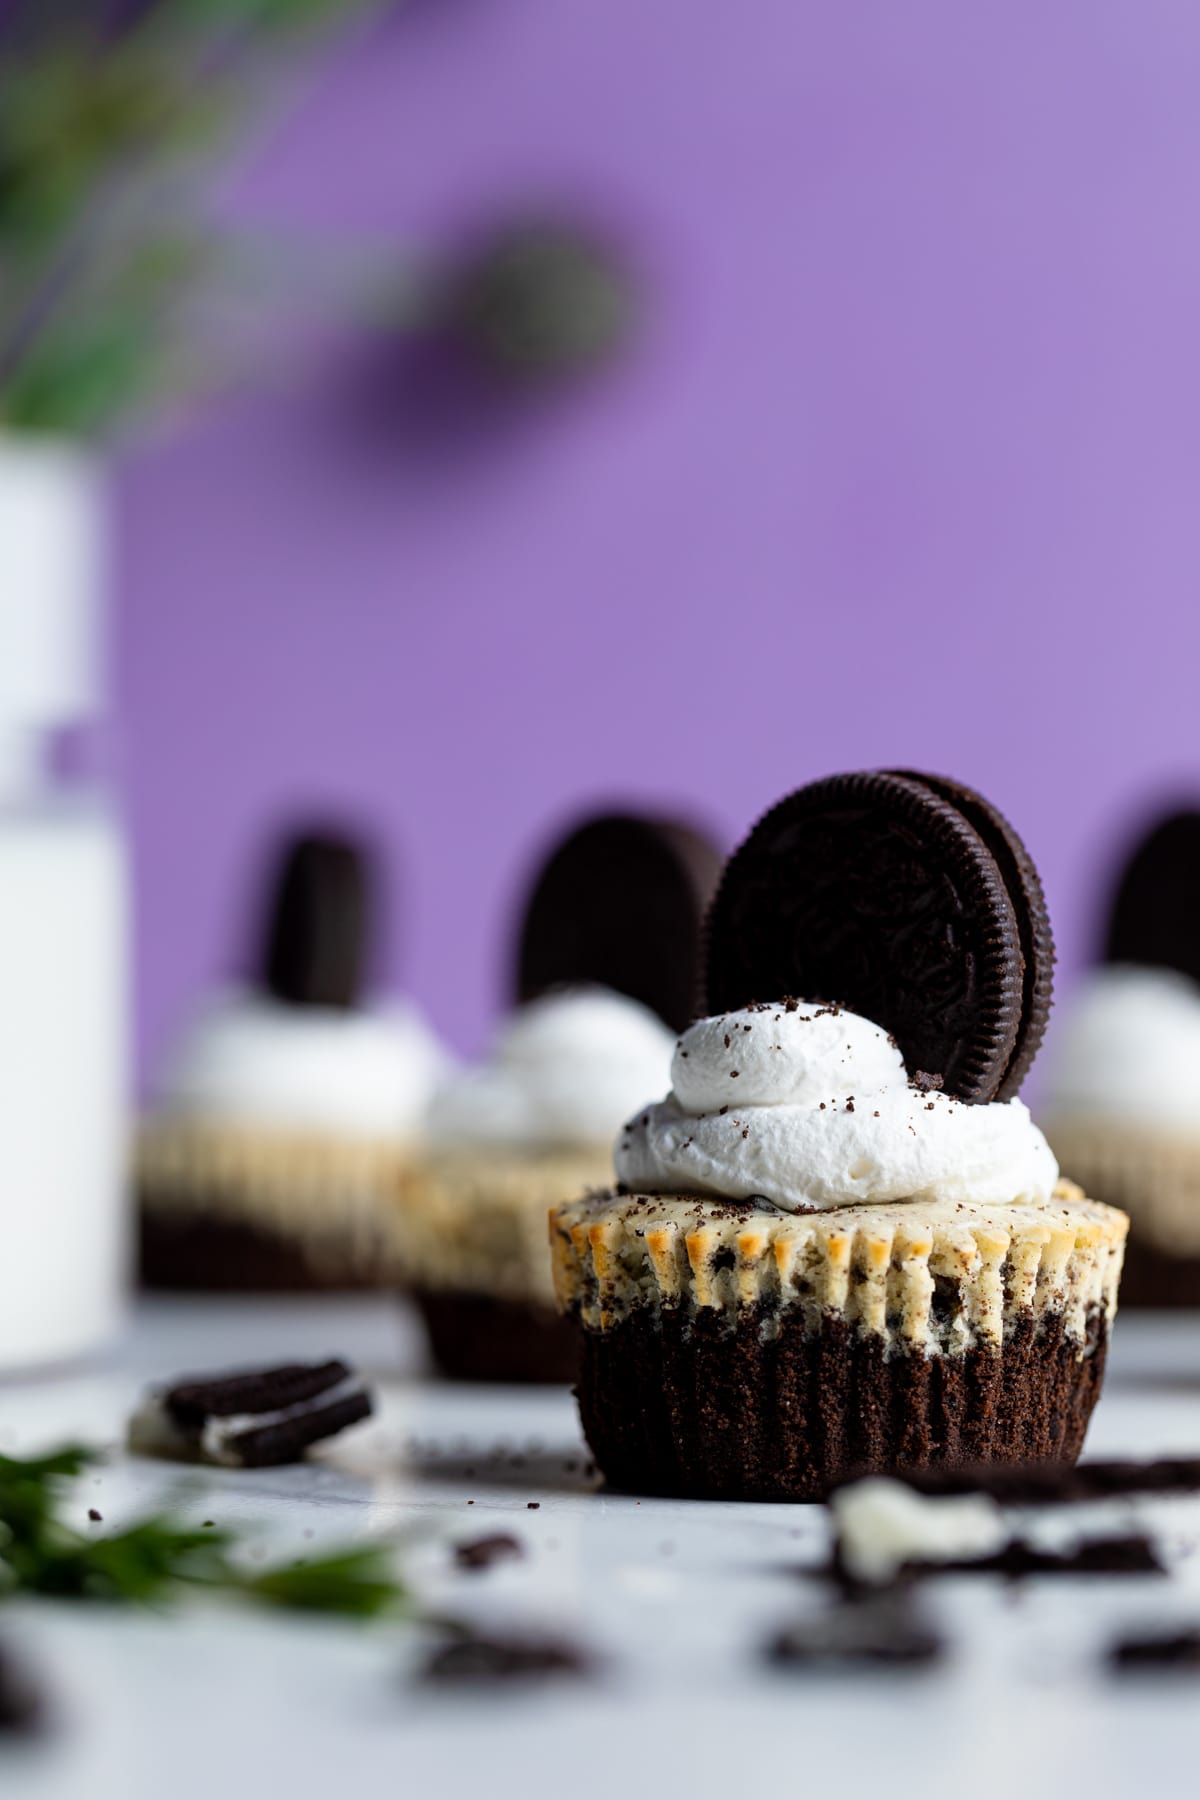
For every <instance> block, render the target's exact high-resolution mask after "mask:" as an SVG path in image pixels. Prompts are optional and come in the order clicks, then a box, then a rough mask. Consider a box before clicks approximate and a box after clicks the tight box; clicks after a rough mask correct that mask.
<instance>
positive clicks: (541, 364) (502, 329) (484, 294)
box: [442, 221, 634, 379]
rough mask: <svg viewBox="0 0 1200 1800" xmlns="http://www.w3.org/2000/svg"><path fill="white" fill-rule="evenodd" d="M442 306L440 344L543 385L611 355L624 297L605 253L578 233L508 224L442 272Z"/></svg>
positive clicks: (628, 288) (574, 228) (622, 333)
mask: <svg viewBox="0 0 1200 1800" xmlns="http://www.w3.org/2000/svg"><path fill="white" fill-rule="evenodd" d="M442 309H443V317H444V322H445V325H446V328H447V331H448V333H449V335H450V337H451V338H452V339H453V340H454V341H455V342H457V343H458V344H459V345H460V346H461V347H462V348H463V349H464V350H466V351H467V353H468V354H469V355H470V356H471V357H472V358H473V359H474V360H476V361H477V362H479V363H480V364H481V365H482V366H483V367H484V368H486V369H489V370H492V371H495V372H497V373H499V374H502V375H505V376H510V377H514V378H518V379H520V378H525V377H533V378H537V379H545V378H548V377H553V376H561V375H564V374H570V373H573V372H575V371H577V370H580V369H585V368H589V367H591V366H592V365H594V364H596V363H598V362H600V361H602V360H603V359H605V358H606V357H608V356H609V355H611V354H612V352H613V351H614V350H615V349H616V348H617V347H618V346H619V345H620V344H621V343H622V342H623V340H624V339H625V337H626V335H627V333H628V331H629V328H630V326H631V324H632V321H633V316H634V294H633V286H632V282H631V279H630V276H629V273H628V271H627V269H626V267H625V265H624V263H623V262H622V260H621V259H620V258H619V257H618V255H617V253H616V251H615V249H614V247H613V246H612V245H611V244H609V243H608V242H607V241H605V240H604V239H602V238H601V237H600V236H599V235H595V234H593V233H592V232H590V231H589V230H588V229H587V228H585V227H584V226H582V225H579V224H572V223H570V222H566V221H563V222H558V223H552V222H531V223H515V224H510V225H507V226H504V227H501V228H500V229H498V230H496V231H495V232H494V233H493V234H492V235H490V236H489V237H488V238H487V239H485V240H484V241H483V242H482V243H478V244H476V245H475V246H474V247H473V248H472V249H471V250H470V251H469V252H468V253H467V254H466V255H465V256H464V258H463V259H462V261H461V263H460V264H459V265H458V266H457V267H456V268H452V269H451V270H450V271H449V272H448V275H447V278H446V284H445V287H444V290H443V294H442Z"/></svg>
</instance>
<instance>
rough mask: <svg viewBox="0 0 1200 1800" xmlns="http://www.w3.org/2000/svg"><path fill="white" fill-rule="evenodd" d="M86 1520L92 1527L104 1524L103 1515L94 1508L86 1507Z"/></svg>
mask: <svg viewBox="0 0 1200 1800" xmlns="http://www.w3.org/2000/svg"><path fill="white" fill-rule="evenodd" d="M88 1518H89V1519H90V1520H91V1522H92V1524H93V1525H102V1524H103V1523H104V1514H103V1513H100V1512H97V1511H96V1508H95V1507H94V1506H89V1507H88Z"/></svg>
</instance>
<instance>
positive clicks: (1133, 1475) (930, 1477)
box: [904, 1456, 1200, 1506]
mask: <svg viewBox="0 0 1200 1800" xmlns="http://www.w3.org/2000/svg"><path fill="white" fill-rule="evenodd" d="M904 1479H905V1482H906V1483H907V1485H908V1486H909V1487H913V1488H916V1490H917V1491H918V1493H922V1494H975V1493H981V1494H990V1495H991V1496H992V1497H993V1499H996V1500H1000V1501H1007V1502H1008V1503H1009V1504H1010V1505H1013V1506H1019V1505H1035V1506H1036V1505H1059V1504H1072V1503H1074V1502H1077V1501H1083V1500H1103V1499H1107V1498H1110V1497H1112V1496H1114V1495H1119V1494H1194V1493H1198V1492H1200V1456H1165V1457H1158V1458H1155V1459H1152V1460H1148V1461H1137V1460H1136V1459H1134V1458H1122V1459H1113V1460H1110V1461H1106V1462H1102V1461H1100V1460H1096V1461H1091V1462H1081V1463H1076V1465H1075V1467H1074V1468H1073V1469H1067V1468H1062V1467H1060V1466H1058V1465H1055V1464H1049V1465H1041V1464H1037V1463H1024V1464H1021V1463H1016V1464H1009V1465H1008V1466H1007V1467H1005V1466H1003V1465H1001V1464H987V1465H983V1466H981V1467H979V1468H975V1469H970V1468H968V1469H961V1470H956V1471H954V1472H948V1471H946V1470H942V1469H924V1470H917V1471H910V1472H909V1473H908V1474H906V1475H905V1477H904Z"/></svg>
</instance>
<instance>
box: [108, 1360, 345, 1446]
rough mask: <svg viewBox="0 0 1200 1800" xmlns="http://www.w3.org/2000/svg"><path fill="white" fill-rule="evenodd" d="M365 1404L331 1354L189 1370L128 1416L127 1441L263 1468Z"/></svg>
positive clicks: (337, 1426) (319, 1437)
mask: <svg viewBox="0 0 1200 1800" xmlns="http://www.w3.org/2000/svg"><path fill="white" fill-rule="evenodd" d="M371 1411H372V1404H371V1396H370V1394H369V1392H368V1391H367V1388H366V1387H365V1385H364V1383H363V1381H362V1379H361V1377H360V1376H358V1375H356V1374H355V1372H354V1371H353V1370H352V1369H351V1368H350V1367H349V1366H348V1364H346V1363H344V1362H340V1361H337V1360H333V1361H330V1362H323V1363H286V1364H284V1365H282V1366H281V1367H279V1368H272V1369H250V1370H245V1371H243V1372H240V1373H236V1374H221V1375H200V1376H190V1377H188V1378H187V1379H185V1380H181V1381H177V1382H175V1383H174V1384H173V1385H172V1386H170V1387H167V1388H160V1389H158V1390H156V1391H154V1392H152V1393H150V1394H149V1395H148V1396H147V1398H146V1399H145V1401H144V1402H143V1404H142V1405H141V1407H139V1409H138V1411H137V1412H136V1413H135V1414H134V1416H133V1418H132V1419H131V1421H130V1425H129V1448H130V1449H131V1450H132V1451H134V1452H135V1453H137V1454H140V1455H144V1456H165V1457H169V1458H173V1459H175V1460H179V1461H185V1462H208V1463H216V1464H220V1465H222V1466H224V1467H226V1468H233V1469H261V1468H268V1467H271V1466H274V1465H277V1464H280V1463H292V1462H299V1460H300V1459H301V1457H302V1456H303V1455H304V1452H305V1451H306V1450H307V1449H308V1448H309V1446H310V1445H311V1444H316V1443H320V1442H322V1441H323V1440H324V1439H325V1438H330V1437H333V1436H335V1435H336V1434H337V1433H338V1432H339V1431H344V1430H345V1429H346V1427H347V1426H348V1425H356V1424H357V1423H358V1422H359V1421H360V1420H361V1419H366V1418H368V1417H369V1416H370V1414H371Z"/></svg>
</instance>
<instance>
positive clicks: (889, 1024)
mask: <svg viewBox="0 0 1200 1800" xmlns="http://www.w3.org/2000/svg"><path fill="white" fill-rule="evenodd" d="M1026 946H1028V948H1029V952H1030V954H1029V958H1028V959H1027V957H1026V951H1025V947H1026ZM1052 969H1053V946H1052V944H1051V941H1050V937H1049V927H1048V924H1047V923H1046V922H1045V905H1044V901H1043V900H1042V898H1041V887H1040V884H1039V883H1038V882H1037V877H1036V875H1035V873H1034V872H1033V868H1032V864H1031V863H1030V862H1029V859H1028V855H1027V853H1026V852H1025V850H1024V847H1023V846H1022V845H1021V842H1020V839H1019V838H1018V837H1017V836H1016V834H1015V832H1013V831H1012V828H1011V826H1009V825H1008V824H1007V822H1006V821H1005V820H1004V819H1003V818H1002V816H1001V815H1000V814H999V813H997V812H995V810H994V809H993V808H991V807H990V806H989V805H988V804H987V802H985V801H983V800H982V799H981V797H980V796H979V795H977V794H975V793H974V792H973V791H972V790H971V789H969V788H961V787H959V786H958V785H957V784H955V783H951V782H946V781H943V780H942V779H941V778H940V777H936V776H926V775H919V776H918V775H910V774H896V773H891V772H888V771H877V772H867V773H862V774H853V775H835V776H831V777H829V778H828V779H827V780H824V781H818V782H814V783H813V784H812V785H811V786H809V787H805V788H800V789H799V790H798V791H797V792H796V793H794V794H791V795H789V796H788V797H787V799H785V800H782V801H781V802H780V803H779V804H778V805H777V806H775V807H773V808H772V810H771V811H770V812H768V813H767V814H766V816H765V817H764V818H763V819H761V820H760V821H759V823H758V824H757V825H756V826H755V827H754V829H753V831H752V832H751V833H750V835H749V837H748V838H747V839H746V841H745V843H743V844H742V846H741V848H740V849H739V850H737V851H736V852H735V853H734V855H733V856H732V857H731V858H730V860H729V862H728V864H727V865H726V868H725V873H724V875H723V876H722V879H721V884H720V887H719V888H718V890H717V895H716V898H715V900H714V901H713V905H712V909H711V912H710V914H709V920H708V932H707V1010H708V1011H709V1012H710V1013H722V1012H732V1011H734V1010H736V1009H737V1008H739V1007H743V1006H747V1005H750V1004H752V1003H753V1002H755V1001H769V1000H774V999H779V998H781V997H783V996H784V995H789V994H795V995H797V996H799V997H800V998H802V999H804V1000H806V1001H807V1000H812V1001H820V1002H825V1003H829V1004H837V1005H842V1006H845V1007H847V1008H849V1009H850V1010H851V1011H853V1012H856V1013H860V1014H861V1015H862V1016H863V1017H865V1018H868V1019H871V1020H873V1021H874V1022H875V1024H877V1025H880V1026H882V1027H883V1028H884V1030H885V1031H889V1032H891V1034H892V1035H893V1036H894V1037H895V1039H896V1042H897V1044H898V1045H899V1047H900V1051H901V1054H902V1055H903V1057H904V1060H905V1064H906V1065H907V1067H908V1070H909V1073H910V1074H911V1075H912V1077H913V1079H914V1080H916V1081H917V1082H919V1083H920V1084H921V1085H925V1086H939V1087H942V1088H943V1089H944V1090H945V1091H946V1092H948V1093H950V1094H952V1095H954V1096H955V1098H957V1099H960V1100H964V1101H971V1102H980V1103H982V1102H986V1101H989V1100H994V1099H996V1098H997V1097H998V1096H1003V1097H1007V1096H1008V1095H1009V1094H1011V1093H1012V1092H1014V1091H1015V1089H1016V1086H1017V1085H1019V1082H1020V1078H1021V1076H1022V1075H1023V1073H1024V1071H1025V1069H1026V1068H1028V1065H1029V1063H1030V1061H1031V1060H1032V1057H1033V1053H1034V1051H1035V1050H1036V1048H1037V1044H1038V1042H1039V1040H1040V1037H1041V1032H1042V1030H1043V1029H1044V1027H1045V1019H1046V1014H1047V1012H1048V1010H1049V1005H1050V983H1051V978H1052Z"/></svg>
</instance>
